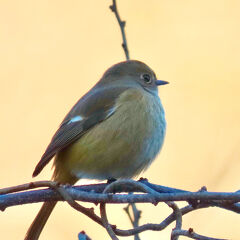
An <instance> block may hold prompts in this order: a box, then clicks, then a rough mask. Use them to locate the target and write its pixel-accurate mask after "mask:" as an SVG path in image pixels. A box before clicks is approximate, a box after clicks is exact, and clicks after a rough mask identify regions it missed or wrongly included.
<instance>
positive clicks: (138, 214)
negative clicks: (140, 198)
mask: <svg viewBox="0 0 240 240" xmlns="http://www.w3.org/2000/svg"><path fill="white" fill-rule="evenodd" d="M130 207H131V209H132V212H133V217H131V213H130V210H129V209H130ZM123 209H124V211H125V212H126V213H127V215H128V218H129V220H130V222H131V224H132V226H133V227H134V228H137V227H138V226H139V220H140V217H141V213H142V211H140V210H138V209H137V207H136V204H135V203H130V204H128V205H127V206H126V207H125V208H123ZM134 240H140V237H139V234H135V235H134Z"/></svg>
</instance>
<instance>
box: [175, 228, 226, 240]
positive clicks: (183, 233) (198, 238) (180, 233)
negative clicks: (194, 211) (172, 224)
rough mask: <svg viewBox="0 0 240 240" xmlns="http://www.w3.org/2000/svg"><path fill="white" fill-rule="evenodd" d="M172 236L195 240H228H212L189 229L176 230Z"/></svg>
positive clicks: (218, 239) (215, 239) (214, 239)
mask: <svg viewBox="0 0 240 240" xmlns="http://www.w3.org/2000/svg"><path fill="white" fill-rule="evenodd" d="M172 235H174V236H186V237H189V238H193V239H195V240H227V239H222V238H221V239H220V238H212V237H206V236H203V235H200V234H197V233H195V232H194V231H193V229H192V228H189V229H188V230H179V229H174V230H173V232H172Z"/></svg>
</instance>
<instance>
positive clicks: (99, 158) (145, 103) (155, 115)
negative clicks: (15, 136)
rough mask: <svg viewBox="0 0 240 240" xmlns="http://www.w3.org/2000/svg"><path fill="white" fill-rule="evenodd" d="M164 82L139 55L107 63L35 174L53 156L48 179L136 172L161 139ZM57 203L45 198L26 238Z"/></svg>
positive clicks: (32, 237)
mask: <svg viewBox="0 0 240 240" xmlns="http://www.w3.org/2000/svg"><path fill="white" fill-rule="evenodd" d="M167 83H168V82H167V81H164V80H157V78H156V75H155V73H154V71H153V70H152V69H151V68H150V67H149V66H148V65H146V64H145V63H143V62H141V61H138V60H128V61H123V62H120V63H117V64H115V65H113V66H111V67H110V68H109V69H107V70H106V72H105V73H104V74H103V76H102V77H101V79H100V80H99V81H98V82H97V83H96V84H95V86H94V87H93V88H92V89H91V90H89V91H88V92H87V93H86V94H85V95H84V96H83V97H82V98H80V99H79V100H78V102H77V103H76V104H75V105H74V106H73V107H72V109H71V110H70V111H69V113H68V114H67V115H66V117H65V118H64V119H63V121H62V123H61V124H60V126H59V128H58V130H57V131H56V133H55V134H54V136H53V137H52V139H51V141H50V144H49V145H48V147H47V148H46V151H45V152H44V154H43V155H42V157H41V159H40V161H39V162H38V164H37V165H36V168H35V170H34V172H33V177H35V176H37V175H38V174H39V173H40V172H41V171H42V169H43V168H44V167H45V166H46V165H47V164H48V163H49V162H50V160H51V159H52V158H54V161H53V166H54V172H53V176H52V180H53V181H56V182H58V183H60V184H70V185H74V184H75V183H76V182H77V181H78V180H79V179H96V180H109V179H126V178H133V177H135V176H137V175H139V174H140V173H141V172H142V171H144V170H146V169H147V168H148V167H149V165H150V164H151V163H152V162H153V160H154V159H155V158H156V156H157V154H158V153H159V152H160V150H161V148H162V145H163V142H164V137H165V132H166V120H165V113H164V108H163V106H162V103H161V100H160V98H159V94H158V86H160V85H165V84H167ZM56 203H57V202H56V201H53V202H45V203H43V206H42V207H41V209H40V211H39V213H38V214H37V216H36V218H35V219H34V221H33V223H32V224H31V226H30V228H29V229H28V231H27V233H26V236H25V240H37V239H39V236H40V234H41V232H42V230H43V228H44V226H45V224H46V222H47V220H48V218H49V216H50V214H51V212H52V210H53V209H54V207H55V205H56Z"/></svg>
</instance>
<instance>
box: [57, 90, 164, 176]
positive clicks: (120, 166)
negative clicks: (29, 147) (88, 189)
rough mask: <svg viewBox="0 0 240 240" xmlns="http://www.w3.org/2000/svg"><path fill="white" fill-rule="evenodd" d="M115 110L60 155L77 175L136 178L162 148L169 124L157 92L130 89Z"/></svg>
mask: <svg viewBox="0 0 240 240" xmlns="http://www.w3.org/2000/svg"><path fill="white" fill-rule="evenodd" d="M114 109H115V110H114V113H113V114H112V115H111V116H110V117H109V118H108V119H106V120H105V121H103V122H101V123H99V124H97V125H96V126H94V127H93V128H91V129H90V130H89V131H88V132H87V133H86V134H84V135H83V136H82V137H81V138H80V139H79V140H78V141H76V142H75V143H74V144H72V146H71V147H68V148H66V150H64V151H63V152H62V153H61V154H59V157H60V158H62V159H59V160H60V161H64V159H68V160H67V161H66V164H67V166H66V167H67V168H68V169H69V171H71V172H72V174H73V175H75V176H76V177H78V178H94V179H109V178H128V177H133V176H135V175H137V174H139V173H140V172H141V171H142V170H144V169H145V168H146V167H148V166H149V164H150V163H151V162H152V161H153V160H154V158H155V157H156V155H157V154H158V152H159V151H160V149H161V147H162V144H163V140H164V135H165V128H166V124H165V117H164V110H163V107H162V104H161V102H160V99H159V97H158V96H157V95H152V94H150V93H148V92H145V91H144V90H142V91H140V90H138V89H129V90H127V91H125V92H123V93H122V94H121V95H120V96H119V98H118V99H117V101H116V104H115V106H114ZM58 162H59V161H58Z"/></svg>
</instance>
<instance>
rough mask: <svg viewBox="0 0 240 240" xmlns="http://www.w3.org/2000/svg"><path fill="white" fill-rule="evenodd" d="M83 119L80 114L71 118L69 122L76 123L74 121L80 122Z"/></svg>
mask: <svg viewBox="0 0 240 240" xmlns="http://www.w3.org/2000/svg"><path fill="white" fill-rule="evenodd" d="M82 120H83V117H81V116H79V115H78V116H75V117H73V118H71V119H70V120H69V122H68V123H67V124H70V123H74V122H80V121H82Z"/></svg>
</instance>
